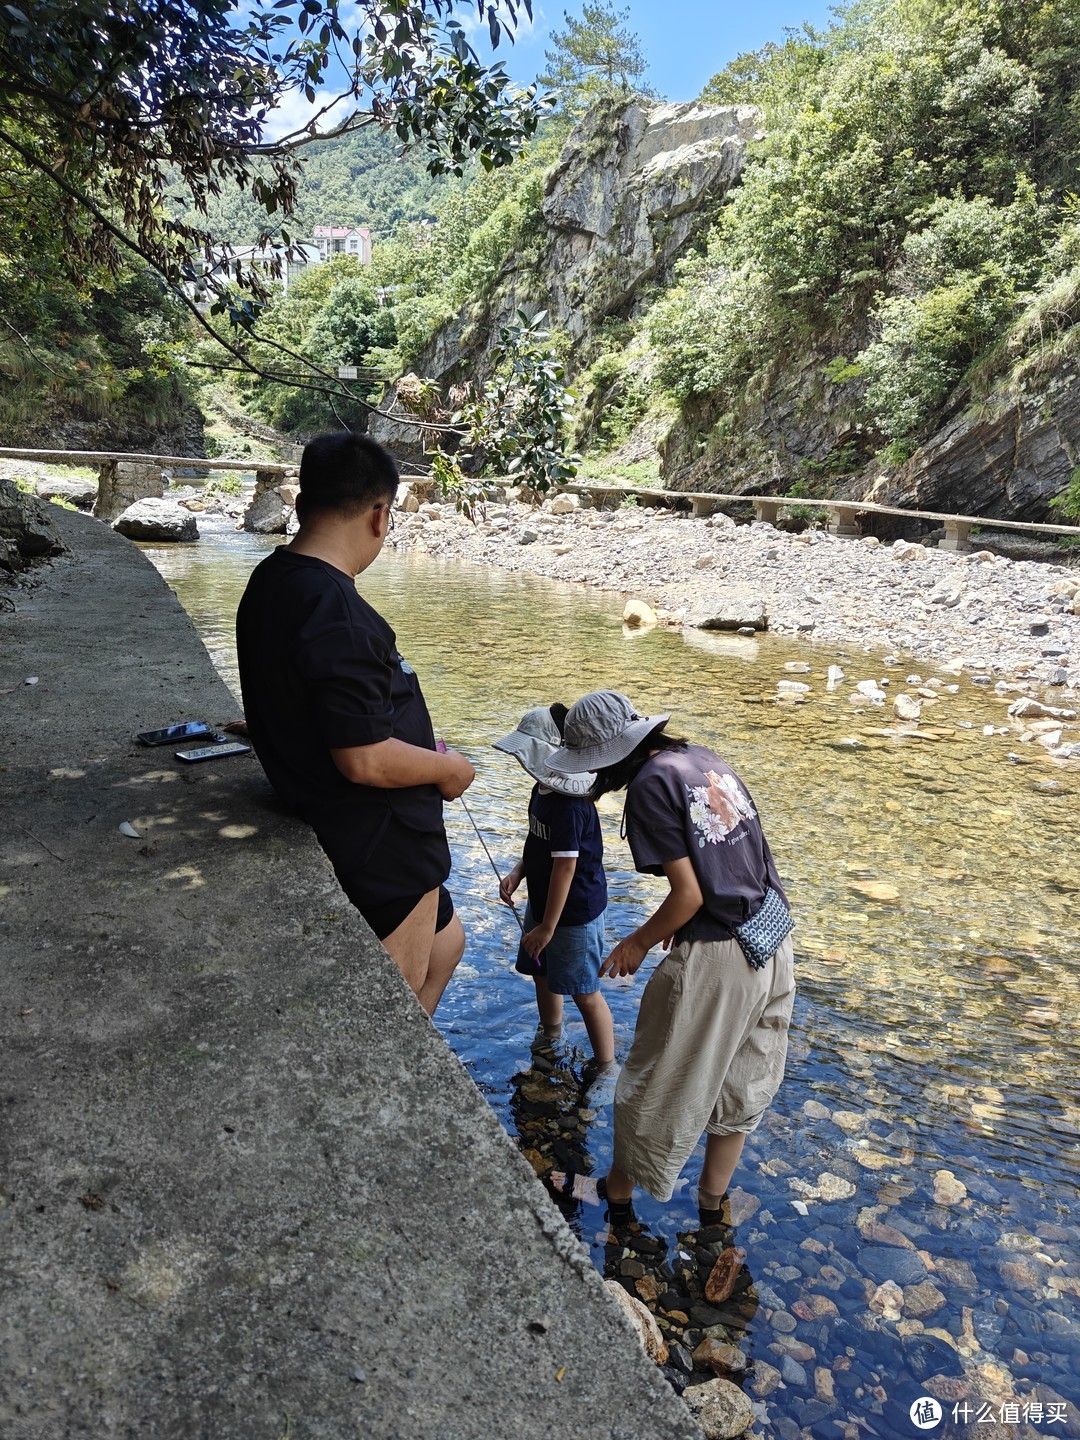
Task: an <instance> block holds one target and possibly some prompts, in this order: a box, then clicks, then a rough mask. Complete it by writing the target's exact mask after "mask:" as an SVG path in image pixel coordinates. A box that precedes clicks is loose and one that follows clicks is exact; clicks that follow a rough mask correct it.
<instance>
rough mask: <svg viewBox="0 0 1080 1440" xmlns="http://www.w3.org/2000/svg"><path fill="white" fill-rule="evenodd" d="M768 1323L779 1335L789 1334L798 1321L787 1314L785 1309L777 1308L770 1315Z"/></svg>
mask: <svg viewBox="0 0 1080 1440" xmlns="http://www.w3.org/2000/svg"><path fill="white" fill-rule="evenodd" d="M769 1324H770V1325H771V1326H772V1328H773V1329H774V1330H775V1331H777V1332H778V1334H780V1335H790V1334H791V1333H792V1332H793V1331H794V1329H795V1327H796V1325H797V1324H798V1321H797V1320H796V1319H795V1316H794V1315H789V1314H788V1312H787V1311H786V1310H778V1311H777V1312H776V1314H775V1315H772V1316H770V1318H769Z"/></svg>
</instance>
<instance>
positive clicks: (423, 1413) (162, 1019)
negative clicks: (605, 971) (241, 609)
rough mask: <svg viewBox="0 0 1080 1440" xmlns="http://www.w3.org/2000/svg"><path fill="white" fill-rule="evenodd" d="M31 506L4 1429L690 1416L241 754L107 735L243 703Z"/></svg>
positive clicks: (238, 1437) (160, 1436) (203, 1439)
mask: <svg viewBox="0 0 1080 1440" xmlns="http://www.w3.org/2000/svg"><path fill="white" fill-rule="evenodd" d="M56 520H57V524H58V525H59V526H60V527H61V529H62V531H63V533H64V538H65V539H66V540H67V542H68V544H69V545H70V546H71V547H72V554H71V556H69V557H64V558H62V559H60V560H57V561H55V562H53V563H52V564H51V567H50V568H49V570H48V571H47V572H46V573H45V574H44V576H43V578H41V579H40V580H39V581H38V582H37V583H36V585H35V586H34V588H32V589H29V590H27V589H24V590H20V591H18V592H14V595H15V599H16V604H17V607H18V608H17V613H15V614H10V613H8V611H7V607H0V690H2V691H4V692H5V707H6V710H7V714H8V724H7V726H6V727H5V728H6V730H7V732H8V736H9V737H10V738H9V741H8V744H7V747H6V754H5V757H4V763H5V765H6V767H7V773H6V774H5V775H4V777H3V780H4V789H5V792H6V794H7V796H9V797H10V799H9V800H8V801H6V804H5V815H4V821H3V825H2V827H0V854H2V858H3V862H4V874H3V881H2V883H0V945H2V946H3V953H4V956H5V962H4V969H3V982H2V983H3V1001H4V1004H3V1014H2V1020H0V1027H2V1034H3V1038H2V1041H0V1044H2V1047H3V1053H4V1055H5V1059H6V1062H7V1063H6V1064H5V1067H4V1069H5V1081H4V1088H3V1092H2V1093H3V1100H4V1113H3V1125H4V1131H3V1135H4V1141H3V1144H4V1149H3V1154H2V1157H0V1163H2V1169H0V1248H2V1253H3V1255H4V1264H3V1267H2V1270H0V1350H2V1353H3V1356H4V1360H3V1366H2V1370H0V1434H2V1435H3V1436H4V1440H75V1437H87V1440H90V1437H93V1440H105V1437H109V1440H112V1437H129V1440H136V1437H138V1440H249V1437H250V1440H282V1437H286V1436H288V1437H289V1440H345V1437H349V1436H363V1437H372V1440H381V1437H386V1440H390V1437H429V1436H430V1437H439V1440H458V1437H461V1440H466V1437H478V1440H479V1437H483V1440H501V1437H504V1436H513V1437H515V1440H519V1437H520V1440H531V1437H536V1440H552V1437H561V1436H568V1435H575V1436H576V1435H582V1436H584V1435H588V1436H590V1437H596V1436H609V1437H612V1440H616V1437H617V1440H631V1437H634V1440H640V1437H649V1436H657V1437H673V1440H675V1437H682V1440H692V1437H694V1436H695V1435H697V1434H698V1433H699V1432H698V1431H697V1429H696V1427H695V1425H694V1424H693V1422H692V1421H691V1420H690V1419H689V1416H688V1414H687V1412H686V1411H685V1409H684V1408H683V1407H682V1405H681V1402H679V1401H678V1400H677V1399H676V1398H675V1397H674V1395H673V1393H672V1392H671V1391H670V1389H669V1388H668V1387H667V1385H666V1383H665V1382H664V1381H663V1379H662V1377H661V1376H660V1375H659V1374H658V1372H657V1371H656V1370H655V1368H654V1367H653V1366H652V1365H651V1364H649V1362H647V1361H646V1360H645V1359H644V1357H643V1356H642V1355H641V1353H640V1352H639V1350H638V1349H637V1346H636V1343H635V1341H634V1340H633V1339H632V1338H631V1336H630V1332H629V1330H628V1329H627V1328H626V1327H625V1324H624V1322H623V1321H622V1319H621V1317H620V1316H619V1315H618V1314H617V1312H616V1310H615V1307H614V1306H613V1304H612V1303H611V1302H610V1300H609V1299H608V1297H607V1296H606V1295H605V1294H604V1292H603V1287H602V1285H601V1282H600V1279H599V1277H598V1276H597V1274H596V1273H595V1272H594V1270H593V1269H592V1267H591V1265H590V1263H589V1261H588V1259H587V1257H586V1254H585V1252H584V1251H583V1250H582V1248H581V1247H580V1246H579V1245H578V1243H577V1242H576V1240H574V1238H573V1237H572V1235H571V1234H570V1232H569V1231H568V1229H567V1228H566V1226H565V1225H564V1223H563V1221H562V1219H561V1217H560V1216H559V1215H558V1214H557V1212H556V1211H555V1209H554V1208H553V1206H552V1205H551V1204H550V1203H549V1201H548V1199H547V1197H546V1195H545V1194H544V1192H543V1190H542V1188H541V1187H540V1185H539V1184H538V1183H537V1182H536V1180H535V1179H534V1178H533V1176H532V1172H531V1171H530V1170H529V1168H528V1166H527V1165H526V1163H525V1162H524V1160H522V1159H521V1158H520V1156H519V1155H518V1153H517V1151H516V1150H515V1148H514V1146H513V1145H512V1143H511V1142H510V1140H509V1139H508V1137H507V1136H506V1135H505V1134H504V1133H503V1132H502V1130H501V1129H500V1127H499V1125H498V1123H497V1121H496V1120H495V1117H494V1116H493V1114H492V1113H491V1111H490V1109H489V1108H488V1106H487V1104H486V1103H485V1102H484V1100H483V1098H482V1097H481V1096H480V1094H479V1093H478V1092H477V1090H476V1089H475V1087H474V1086H473V1084H472V1082H471V1081H470V1080H469V1078H468V1077H467V1075H466V1074H465V1072H464V1071H463V1070H462V1068H461V1067H460V1065H459V1064H458V1061H457V1060H456V1058H455V1057H454V1056H453V1054H452V1053H451V1052H450V1051H449V1050H448V1049H447V1047H446V1046H445V1044H444V1043H443V1041H442V1039H441V1038H440V1036H439V1035H438V1034H437V1032H436V1031H435V1030H434V1029H433V1027H432V1026H431V1025H430V1024H429V1022H428V1021H427V1019H426V1018H425V1017H424V1015H423V1014H422V1012H421V1011H420V1009H419V1007H418V1006H417V1005H416V1004H415V1002H414V1000H413V998H412V996H411V995H410V994H409V992H408V990H407V989H406V987H405V985H404V983H403V982H402V981H401V979H400V977H399V975H398V973H397V971H396V970H395V968H394V967H393V965H392V964H391V963H390V961H389V959H388V958H387V956H386V955H385V952H384V951H383V950H382V948H381V947H380V946H379V945H378V944H377V942H375V940H374V939H373V937H372V936H371V934H370V932H369V931H368V930H367V929H366V927H365V926H364V925H363V923H362V922H361V921H360V919H359V917H358V916H357V915H356V914H355V913H354V912H353V911H352V910H351V909H350V907H349V906H348V905H347V904H346V903H345V902H344V901H343V898H342V896H341V895H340V893H339V892H338V890H337V886H336V884H335V882H334V880H333V876H332V874H331V872H330V870H329V867H328V866H327V864H326V862H325V860H324V858H323V856H322V854H321V851H319V849H318V847H317V846H316V845H315V843H314V840H313V839H312V837H311V836H310V835H309V833H308V832H307V831H306V830H305V829H304V828H303V827H300V826H298V825H297V824H296V823H295V822H293V821H291V820H290V819H289V818H288V817H286V816H283V815H281V814H280V813H279V812H278V810H277V808H276V806H275V803H274V801H273V798H272V796H271V794H270V792H269V789H268V787H267V786H266V783H265V781H264V780H263V779H262V776H261V771H259V769H258V766H257V765H256V763H255V762H254V760H251V759H240V760H221V761H218V762H213V763H210V764H208V765H202V766H195V767H191V768H190V769H185V768H182V767H181V766H180V765H179V764H177V762H175V761H174V760H173V759H172V756H171V752H170V751H169V750H164V751H162V750H157V751H151V750H144V749H140V748H139V747H136V746H134V745H132V744H130V743H129V737H130V735H131V734H132V733H133V732H134V731H137V730H140V729H145V728H148V727H150V726H152V725H157V724H163V723H166V722H168V721H172V720H179V719H182V718H187V717H202V718H206V719H209V720H213V721H222V720H225V719H227V718H228V717H229V716H231V715H233V714H234V713H235V702H234V701H233V700H232V699H231V698H230V696H229V694H228V692H227V691H226V689H225V686H224V685H223V684H222V682H221V680H220V679H219V678H218V677H217V675H216V673H215V672H214V670H213V668H212V666H211V664H210V661H209V658H208V656H207V654H206V652H205V650H204V649H203V647H202V645H201V644H200V642H199V640H198V638H197V636H196V634H195V631H194V628H193V626H192V624H191V622H190V621H189V620H188V618H187V616H186V615H185V614H184V612H183V611H182V610H181V608H180V606H179V604H178V602H177V601H176V600H175V599H174V598H173V597H172V596H171V594H170V592H169V591H168V589H167V588H166V587H165V585H164V584H163V583H162V582H161V580H160V579H159V577H158V575H157V573H156V571H154V570H153V569H152V567H151V566H150V565H149V563H148V562H147V561H146V560H144V559H143V557H142V556H141V555H140V554H139V552H138V550H137V549H136V547H135V546H133V545H131V544H130V543H129V542H128V541H126V540H123V539H122V538H121V537H119V536H117V535H115V534H113V533H112V532H111V531H110V530H109V529H107V528H106V527H104V526H101V525H97V524H95V523H94V522H93V521H91V520H89V519H86V518H85V517H82V516H78V515H74V514H69V513H64V512H57V516H56ZM28 675H36V676H37V677H38V684H37V685H34V686H27V685H24V684H22V683H21V682H22V681H23V680H24V679H25V677H26V676H28ZM124 820H129V821H131V822H132V823H133V824H134V825H135V827H136V828H137V829H138V830H139V831H140V832H141V834H142V838H141V839H127V838H125V837H124V836H122V835H121V834H120V833H119V831H118V828H117V827H118V826H119V824H120V822H121V821H124ZM564 1367H565V1369H564ZM560 1375H561V1379H560Z"/></svg>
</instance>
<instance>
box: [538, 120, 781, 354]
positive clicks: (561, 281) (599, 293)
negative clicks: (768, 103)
mask: <svg viewBox="0 0 1080 1440" xmlns="http://www.w3.org/2000/svg"><path fill="white" fill-rule="evenodd" d="M760 138H761V132H760V129H759V119H758V112H757V111H756V110H754V109H752V108H751V107H750V106H745V105H743V106H733V107H721V106H715V105H698V104H688V105H659V106H655V105H646V104H644V103H642V102H640V101H635V102H634V103H632V104H630V105H628V106H625V107H624V108H622V109H619V110H615V111H612V110H598V111H597V112H595V113H594V114H592V115H591V116H590V117H589V118H588V119H587V120H586V121H585V122H584V123H583V124H582V125H581V126H580V127H579V129H578V130H577V131H575V132H574V135H573V136H571V138H570V141H569V143H568V144H567V146H566V149H565V150H564V151H563V155H562V158H561V160H560V161H559V164H558V166H557V167H556V168H555V170H554V171H552V174H551V176H550V178H549V180H548V184H547V192H546V195H545V197H544V221H545V224H546V225H547V227H548V234H549V239H548V247H547V258H546V261H545V266H544V268H545V272H546V275H545V278H546V284H547V300H548V305H549V309H550V312H551V315H552V319H553V321H554V323H555V324H557V325H559V326H561V327H562V328H564V329H565V330H566V331H567V332H568V333H569V334H570V336H571V337H572V338H573V339H574V340H575V341H581V340H582V339H584V338H586V337H587V335H588V334H589V332H590V329H591V328H592V327H593V326H595V325H596V324H598V323H599V321H601V320H602V319H603V318H604V317H605V316H608V315H618V314H625V313H627V312H628V311H630V310H632V309H633V308H634V305H635V303H636V302H637V300H638V298H639V296H640V293H641V289H642V287H643V286H644V285H645V284H647V283H648V281H650V280H652V279H654V278H655V277H656V276H657V275H659V274H661V273H662V272H663V271H664V270H666V269H667V267H668V266H669V265H670V264H671V262H672V260H673V259H674V258H675V257H676V256H677V255H678V253H679V251H680V250H681V249H682V248H683V246H684V245H685V244H686V242H687V240H688V239H689V238H690V237H691V236H692V235H693V234H694V232H695V231H696V230H698V229H700V227H701V225H702V224H703V223H704V222H705V221H706V220H707V219H708V218H710V216H711V214H712V213H713V210H714V208H715V204H716V202H717V201H718V200H719V199H720V198H721V197H722V196H723V194H724V192H725V191H727V190H729V189H730V188H731V187H732V186H733V185H735V184H736V183H737V182H738V180H739V177H740V176H741V174H742V168H743V162H744V159H745V156H746V148H747V146H748V145H749V144H750V142H751V141H752V140H754V139H760Z"/></svg>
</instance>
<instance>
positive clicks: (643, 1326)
mask: <svg viewBox="0 0 1080 1440" xmlns="http://www.w3.org/2000/svg"><path fill="white" fill-rule="evenodd" d="M604 1288H605V1289H606V1290H607V1292H608V1294H609V1295H610V1296H611V1298H612V1299H613V1300H614V1301H615V1303H616V1304H617V1305H618V1307H619V1309H620V1310H621V1311H622V1312H623V1314H624V1315H625V1316H626V1318H627V1320H629V1322H630V1324H631V1326H632V1327H633V1329H634V1331H635V1332H636V1334H637V1337H638V1341H639V1342H640V1344H641V1348H642V1349H643V1350H644V1351H645V1354H646V1355H648V1357H649V1359H650V1360H654V1361H655V1362H656V1364H657V1365H664V1364H666V1363H667V1358H668V1347H667V1342H666V1341H665V1339H664V1337H663V1335H662V1333H661V1331H660V1326H659V1325H658V1324H657V1323H656V1319H655V1317H654V1316H653V1315H651V1314H650V1313H649V1311H648V1310H647V1309H646V1308H645V1306H644V1305H643V1304H642V1303H641V1301H640V1300H638V1299H637V1298H636V1297H635V1296H633V1295H629V1294H628V1293H627V1292H626V1291H625V1290H624V1289H623V1287H622V1286H621V1285H620V1284H619V1282H618V1281H617V1280H605V1281H604Z"/></svg>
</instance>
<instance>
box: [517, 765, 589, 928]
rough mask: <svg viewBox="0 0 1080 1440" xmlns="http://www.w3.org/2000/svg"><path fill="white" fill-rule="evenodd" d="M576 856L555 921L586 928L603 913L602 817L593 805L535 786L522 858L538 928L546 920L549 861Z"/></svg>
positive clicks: (530, 799) (586, 801)
mask: <svg viewBox="0 0 1080 1440" xmlns="http://www.w3.org/2000/svg"><path fill="white" fill-rule="evenodd" d="M570 855H572V856H574V857H575V858H576V860H577V869H576V870H575V871H574V878H573V880H572V881H571V882H570V893H569V894H568V895H567V897H566V904H565V905H564V906H563V912H562V914H561V915H560V916H559V924H560V925H585V924H587V923H588V922H589V921H590V920H595V919H596V917H597V916H598V915H602V914H603V913H604V909H605V907H606V906H607V877H606V876H605V875H604V839H603V836H602V835H601V833H600V817H599V815H597V813H596V806H595V805H594V804H593V802H592V801H591V800H584V799H582V798H581V796H579V795H560V794H559V793H558V792H557V791H555V790H546V789H541V787H540V786H539V785H534V786H533V790H532V794H531V795H530V796H529V834H528V836H527V837H526V840H525V853H524V856H523V857H522V858H523V861H524V866H525V881H526V884H527V885H528V888H529V909H530V910H531V911H532V913H533V919H534V920H535V921H536V923H537V925H539V924H540V923H541V921H542V920H543V918H544V910H545V908H546V907H547V897H548V885H549V884H550V882H551V865H552V861H553V860H555V859H557V858H558V857H560V856H570Z"/></svg>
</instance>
